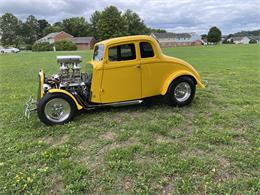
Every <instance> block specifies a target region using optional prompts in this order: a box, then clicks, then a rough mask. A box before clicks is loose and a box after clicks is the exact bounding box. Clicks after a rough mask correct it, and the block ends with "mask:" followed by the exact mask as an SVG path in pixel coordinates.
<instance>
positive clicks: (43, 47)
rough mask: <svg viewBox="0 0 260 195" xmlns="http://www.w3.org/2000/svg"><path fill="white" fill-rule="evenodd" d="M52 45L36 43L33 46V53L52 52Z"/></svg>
mask: <svg viewBox="0 0 260 195" xmlns="http://www.w3.org/2000/svg"><path fill="white" fill-rule="evenodd" d="M52 50H53V48H52V45H51V44H49V43H47V42H44V43H34V44H33V46H32V51H52Z"/></svg>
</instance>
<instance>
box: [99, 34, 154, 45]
mask: <svg viewBox="0 0 260 195" xmlns="http://www.w3.org/2000/svg"><path fill="white" fill-rule="evenodd" d="M152 39H153V37H151V36H148V35H134V36H124V37H117V38H111V39H107V40H104V41H100V42H98V43H96V44H97V45H99V44H104V45H111V44H116V43H121V42H126V41H138V40H152Z"/></svg>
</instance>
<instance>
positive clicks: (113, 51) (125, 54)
mask: <svg viewBox="0 0 260 195" xmlns="http://www.w3.org/2000/svg"><path fill="white" fill-rule="evenodd" d="M108 58H109V61H111V62H113V61H126V60H134V59H136V54H135V45H134V44H133V43H131V44H125V45H118V46H115V47H110V48H109V49H108Z"/></svg>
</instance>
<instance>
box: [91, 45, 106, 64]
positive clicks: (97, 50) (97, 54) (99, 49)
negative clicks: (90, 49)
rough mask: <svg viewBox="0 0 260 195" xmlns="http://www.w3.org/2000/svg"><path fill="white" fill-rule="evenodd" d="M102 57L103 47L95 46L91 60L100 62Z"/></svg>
mask: <svg viewBox="0 0 260 195" xmlns="http://www.w3.org/2000/svg"><path fill="white" fill-rule="evenodd" d="M103 55H104V45H102V44H100V45H97V46H96V47H95V50H94V54H93V60H94V61H101V60H103Z"/></svg>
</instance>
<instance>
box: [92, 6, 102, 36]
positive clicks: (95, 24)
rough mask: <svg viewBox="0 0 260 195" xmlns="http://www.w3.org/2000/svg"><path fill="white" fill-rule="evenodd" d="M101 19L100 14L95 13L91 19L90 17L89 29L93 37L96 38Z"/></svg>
mask: <svg viewBox="0 0 260 195" xmlns="http://www.w3.org/2000/svg"><path fill="white" fill-rule="evenodd" d="M100 19H101V12H99V11H95V12H94V13H93V14H92V15H91V17H90V27H91V33H92V35H93V36H95V37H96V39H97V38H98V37H97V34H98V26H99V22H100Z"/></svg>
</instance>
